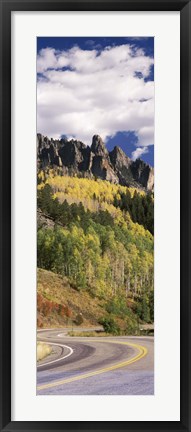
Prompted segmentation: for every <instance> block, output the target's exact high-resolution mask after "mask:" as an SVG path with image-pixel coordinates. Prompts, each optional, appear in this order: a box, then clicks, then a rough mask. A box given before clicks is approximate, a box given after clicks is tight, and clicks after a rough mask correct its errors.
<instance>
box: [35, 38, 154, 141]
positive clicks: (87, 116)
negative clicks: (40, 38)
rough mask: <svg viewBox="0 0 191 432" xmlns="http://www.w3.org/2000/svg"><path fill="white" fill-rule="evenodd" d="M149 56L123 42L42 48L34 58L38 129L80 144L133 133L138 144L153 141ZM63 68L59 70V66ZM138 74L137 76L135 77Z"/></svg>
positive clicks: (150, 63)
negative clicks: (96, 137)
mask: <svg viewBox="0 0 191 432" xmlns="http://www.w3.org/2000/svg"><path fill="white" fill-rule="evenodd" d="M152 64H153V59H152V58H150V57H148V56H146V55H145V54H144V52H143V51H142V50H140V49H139V50H135V48H134V47H131V46H130V45H129V44H124V45H120V46H115V47H107V48H105V49H104V50H102V51H101V53H100V52H99V51H97V50H96V49H93V50H81V49H80V48H79V47H77V46H74V47H73V48H72V49H70V50H68V51H56V50H55V49H53V48H46V49H43V50H41V51H40V53H39V55H38V58H37V70H38V72H39V73H40V74H42V75H40V77H39V79H38V85H37V127H38V132H41V133H42V134H44V135H48V136H50V137H53V138H59V137H60V135H62V134H65V135H67V136H71V135H72V136H75V137H76V138H78V139H80V140H82V141H83V142H85V143H86V144H90V143H91V139H92V136H93V135H94V134H99V135H101V137H102V138H103V139H106V137H107V136H114V135H115V134H116V133H117V132H118V131H135V132H136V134H137V137H138V145H139V147H141V146H143V147H145V146H148V145H151V144H153V143H154V83H153V82H151V81H148V82H145V80H144V78H146V77H148V76H149V73H150V67H151V65H152ZM63 68H64V69H63ZM136 72H140V73H141V74H142V78H141V79H140V78H138V77H137V76H136Z"/></svg>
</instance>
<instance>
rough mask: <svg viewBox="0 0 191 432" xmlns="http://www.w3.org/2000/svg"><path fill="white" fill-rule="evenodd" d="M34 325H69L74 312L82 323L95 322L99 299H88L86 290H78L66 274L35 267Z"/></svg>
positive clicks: (100, 307) (100, 305)
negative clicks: (36, 311) (35, 303)
mask: <svg viewBox="0 0 191 432" xmlns="http://www.w3.org/2000/svg"><path fill="white" fill-rule="evenodd" d="M37 276H38V277H37V280H38V289H37V294H38V295H37V299H38V327H41V328H43V327H44V328H51V327H63V326H70V325H71V324H72V321H73V320H75V318H76V317H77V315H78V314H80V313H81V314H82V316H83V325H85V326H91V325H92V326H93V325H98V321H99V319H100V318H101V317H102V316H103V305H104V302H103V300H99V299H97V298H92V297H91V296H90V295H89V293H88V292H86V291H84V292H78V291H77V290H75V289H74V288H72V287H71V285H70V283H69V281H68V279H67V278H66V277H63V276H60V275H58V274H55V273H53V272H51V271H47V270H43V269H38V273H37Z"/></svg>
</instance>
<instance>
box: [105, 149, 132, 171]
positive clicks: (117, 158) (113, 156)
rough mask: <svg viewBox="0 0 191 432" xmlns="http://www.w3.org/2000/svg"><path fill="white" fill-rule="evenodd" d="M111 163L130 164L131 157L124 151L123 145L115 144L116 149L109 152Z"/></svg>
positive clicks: (117, 165)
mask: <svg viewBox="0 0 191 432" xmlns="http://www.w3.org/2000/svg"><path fill="white" fill-rule="evenodd" d="M109 157H110V160H111V163H112V164H113V165H114V166H115V167H116V168H120V167H122V166H124V165H125V166H127V167H128V166H129V165H130V164H131V162H132V161H131V159H130V158H129V157H128V156H127V155H126V154H125V153H124V151H123V150H122V149H121V147H118V146H115V147H114V149H113V150H112V151H111V152H110V153H109Z"/></svg>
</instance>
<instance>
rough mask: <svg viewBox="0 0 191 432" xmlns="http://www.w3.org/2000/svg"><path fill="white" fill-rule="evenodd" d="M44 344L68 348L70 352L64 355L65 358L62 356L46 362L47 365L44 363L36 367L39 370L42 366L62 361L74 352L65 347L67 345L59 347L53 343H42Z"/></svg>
mask: <svg viewBox="0 0 191 432" xmlns="http://www.w3.org/2000/svg"><path fill="white" fill-rule="evenodd" d="M39 342H41V341H39ZM42 342H43V341H42ZM44 343H46V345H55V346H60V347H62V348H68V349H69V351H70V352H69V353H68V354H66V355H65V356H63V357H59V358H58V359H56V360H52V361H50V362H47V363H46V362H45V363H43V364H40V365H37V369H38V368H40V367H42V366H47V365H49V364H52V363H56V362H58V361H60V360H63V359H65V358H67V357H69V356H71V355H72V354H73V352H74V350H73V349H72V348H71V347H69V346H67V345H61V344H57V343H53V342H44Z"/></svg>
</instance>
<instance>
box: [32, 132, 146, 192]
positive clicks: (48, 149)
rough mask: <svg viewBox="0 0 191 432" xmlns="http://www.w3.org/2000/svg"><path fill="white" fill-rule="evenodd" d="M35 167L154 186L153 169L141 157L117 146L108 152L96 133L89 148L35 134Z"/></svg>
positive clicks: (76, 142)
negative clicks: (135, 158)
mask: <svg viewBox="0 0 191 432" xmlns="http://www.w3.org/2000/svg"><path fill="white" fill-rule="evenodd" d="M37 160H38V169H46V168H50V167H58V168H60V171H61V172H62V173H63V174H64V175H65V174H67V175H81V176H84V177H87V178H100V179H102V180H108V181H110V182H112V183H116V184H118V183H119V184H121V185H123V186H133V187H138V188H142V189H145V190H148V191H153V189H154V169H153V168H152V167H151V166H150V165H148V164H146V163H145V162H143V161H142V160H141V159H137V160H135V161H133V160H131V159H130V158H129V157H128V156H127V155H126V154H125V153H124V152H123V150H122V149H121V148H120V147H118V146H116V147H114V149H113V150H112V151H111V152H108V150H107V148H106V147H105V144H104V142H103V141H102V139H101V137H100V136H99V135H94V136H93V138H92V144H91V147H89V146H86V145H85V144H84V143H82V142H81V141H77V140H73V139H72V140H70V141H68V140H67V139H66V138H62V139H60V140H53V139H52V138H51V139H49V138H48V137H44V136H43V135H41V134H40V133H38V134H37Z"/></svg>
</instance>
